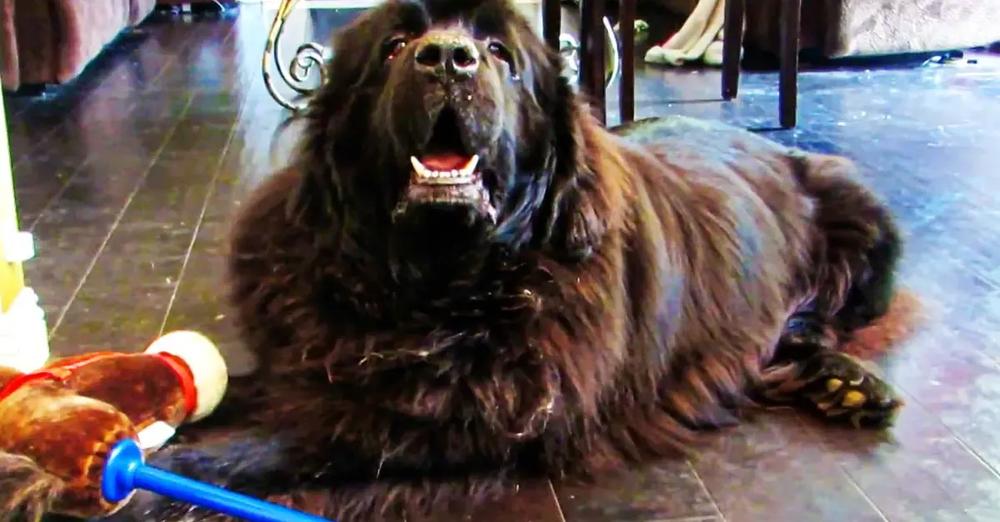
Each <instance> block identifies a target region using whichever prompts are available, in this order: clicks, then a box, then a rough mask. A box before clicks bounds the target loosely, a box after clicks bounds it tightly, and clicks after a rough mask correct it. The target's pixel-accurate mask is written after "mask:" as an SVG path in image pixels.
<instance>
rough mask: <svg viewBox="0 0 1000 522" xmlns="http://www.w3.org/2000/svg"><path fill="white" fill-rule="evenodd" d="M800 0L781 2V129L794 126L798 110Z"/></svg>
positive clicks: (779, 114)
mask: <svg viewBox="0 0 1000 522" xmlns="http://www.w3.org/2000/svg"><path fill="white" fill-rule="evenodd" d="M801 9H802V0H782V2H781V73H780V78H779V84H778V85H779V86H778V107H779V109H778V119H779V121H780V122H781V127H782V128H785V129H790V128H792V127H794V126H795V123H796V119H797V114H796V113H797V110H798V107H797V105H798V95H799V93H798V75H799V17H800V13H801Z"/></svg>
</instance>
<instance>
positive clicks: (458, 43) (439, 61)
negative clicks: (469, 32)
mask: <svg viewBox="0 0 1000 522" xmlns="http://www.w3.org/2000/svg"><path fill="white" fill-rule="evenodd" d="M416 67H417V70H418V71H421V72H424V73H426V74H430V75H432V76H435V77H438V78H449V77H450V78H471V77H472V76H474V75H475V74H476V70H477V69H478V68H479V50H478V49H476V44H475V42H474V41H473V40H472V38H470V37H468V36H465V35H463V34H460V33H455V32H451V31H435V32H430V33H428V34H426V35H424V37H423V38H421V39H420V41H419V42H418V43H417V50H416Z"/></svg>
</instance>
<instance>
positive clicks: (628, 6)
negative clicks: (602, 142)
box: [618, 0, 636, 123]
mask: <svg viewBox="0 0 1000 522" xmlns="http://www.w3.org/2000/svg"><path fill="white" fill-rule="evenodd" d="M619 3H620V5H619V6H618V34H619V35H620V37H621V61H622V64H621V79H619V80H618V81H619V83H618V105H619V111H620V114H621V121H622V123H626V122H630V121H632V120H634V119H635V3H636V0H619Z"/></svg>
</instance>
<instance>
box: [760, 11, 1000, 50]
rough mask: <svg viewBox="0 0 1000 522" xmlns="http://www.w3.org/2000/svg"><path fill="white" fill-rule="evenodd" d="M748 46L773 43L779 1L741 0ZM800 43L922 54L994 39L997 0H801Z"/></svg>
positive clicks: (998, 29) (998, 37)
mask: <svg viewBox="0 0 1000 522" xmlns="http://www.w3.org/2000/svg"><path fill="white" fill-rule="evenodd" d="M746 2H747V32H746V39H745V40H744V41H745V42H746V43H747V44H748V45H752V46H754V47H758V48H761V49H764V50H776V49H777V48H778V37H777V35H778V16H777V13H778V12H779V5H780V2H781V0H746ZM800 35H801V45H800V47H801V48H803V49H813V50H816V51H819V53H820V54H821V55H823V56H825V57H828V58H841V57H846V56H873V55H888V54H901V53H924V52H934V51H947V50H953V49H965V48H969V47H978V46H984V45H988V44H991V43H993V42H996V41H1000V0H803V2H802V26H801V32H800Z"/></svg>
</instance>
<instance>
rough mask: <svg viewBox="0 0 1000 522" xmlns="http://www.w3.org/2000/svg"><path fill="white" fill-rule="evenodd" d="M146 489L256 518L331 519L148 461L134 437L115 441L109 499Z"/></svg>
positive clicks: (108, 471) (105, 480) (106, 489)
mask: <svg viewBox="0 0 1000 522" xmlns="http://www.w3.org/2000/svg"><path fill="white" fill-rule="evenodd" d="M136 489H145V490H147V491H152V492H153V493H159V494H160V495H163V496H165V497H169V498H172V499H175V500H180V501H183V502H188V503H190V504H194V505H196V506H201V507H205V508H209V509H213V510H215V511H219V512H221V513H225V514H227V515H232V516H235V517H239V518H243V519H246V520H250V521H253V522H328V520H327V519H325V518H321V517H317V516H314V515H310V514H307V513H303V512H301V511H295V510H294V509H288V508H286V507H283V506H279V505H277V504H272V503H270V502H264V501H263V500H258V499H255V498H252V497H248V496H246V495H240V494H239V493H234V492H232V491H228V490H225V489H222V488H220V487H216V486H212V485H210V484H205V483H204V482H198V481H197V480H191V479H189V478H185V477H182V476H180V475H176V474H174V473H170V472H167V471H163V470H162V469H157V468H154V467H152V466H148V465H146V463H145V461H144V460H143V456H142V450H141V449H139V445H138V444H136V443H135V441H133V440H132V439H125V440H122V441H121V442H119V443H117V444H115V446H114V447H113V448H112V449H111V452H110V453H109V454H108V460H107V462H106V463H105V464H104V476H103V477H102V478H101V492H102V493H103V494H104V498H106V499H107V500H108V501H109V502H121V501H122V500H124V499H126V498H128V496H129V495H130V494H131V493H132V491H134V490H136Z"/></svg>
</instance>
